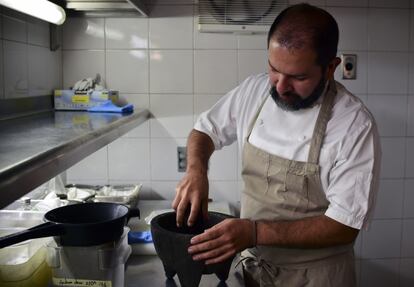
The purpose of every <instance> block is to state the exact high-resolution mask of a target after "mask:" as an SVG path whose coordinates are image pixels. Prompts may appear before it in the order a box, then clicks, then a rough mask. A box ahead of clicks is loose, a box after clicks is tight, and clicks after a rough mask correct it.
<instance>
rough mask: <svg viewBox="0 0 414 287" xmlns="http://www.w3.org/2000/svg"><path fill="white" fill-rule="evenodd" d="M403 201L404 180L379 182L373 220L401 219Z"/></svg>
mask: <svg viewBox="0 0 414 287" xmlns="http://www.w3.org/2000/svg"><path fill="white" fill-rule="evenodd" d="M403 201H404V180H391V179H384V180H381V182H380V188H379V192H378V196H377V203H376V206H375V212H374V216H373V218H374V219H375V218H377V219H387V218H401V217H402V213H403V208H402V207H403Z"/></svg>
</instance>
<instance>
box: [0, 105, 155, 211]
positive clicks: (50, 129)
mask: <svg viewBox="0 0 414 287" xmlns="http://www.w3.org/2000/svg"><path fill="white" fill-rule="evenodd" d="M148 117H149V112H148V110H144V109H137V110H136V111H135V112H134V113H131V114H117V113H90V112H82V111H74V112H71V111H52V112H44V113H40V114H36V115H32V116H27V117H22V118H17V119H11V120H4V121H0V208H3V207H5V206H7V205H8V204H10V203H12V202H13V201H15V200H16V199H18V198H20V197H21V196H23V195H25V194H26V193H27V192H29V191H31V190H32V189H34V188H36V187H37V186H39V185H40V184H42V183H44V182H46V181H47V180H49V179H50V178H52V177H54V176H56V175H58V174H59V173H61V172H63V171H65V170H66V169H68V168H69V167H71V166H72V165H74V164H75V163H77V162H78V161H80V160H81V159H83V158H85V157H86V156H88V155H90V154H92V153H93V152H95V151H97V150H99V149H100V148H102V147H104V146H105V145H107V144H109V143H110V142H112V141H113V140H115V139H117V138H119V137H120V136H122V135H123V134H125V133H126V132H128V131H130V130H131V129H133V128H135V127H137V126H138V125H139V124H141V123H142V122H144V121H145V120H147V119H148Z"/></svg>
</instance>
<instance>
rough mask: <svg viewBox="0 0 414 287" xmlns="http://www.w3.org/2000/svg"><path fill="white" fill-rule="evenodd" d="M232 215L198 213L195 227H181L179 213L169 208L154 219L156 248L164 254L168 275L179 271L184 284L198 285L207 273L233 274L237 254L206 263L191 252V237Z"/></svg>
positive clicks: (152, 229)
mask: <svg viewBox="0 0 414 287" xmlns="http://www.w3.org/2000/svg"><path fill="white" fill-rule="evenodd" d="M231 217H232V216H230V215H227V214H222V213H218V212H211V211H210V212H209V213H208V219H203V218H202V217H201V216H199V217H198V219H197V222H196V223H195V224H194V226H192V227H188V226H183V227H177V225H176V213H175V212H168V213H164V214H160V215H157V216H156V217H154V218H153V219H152V220H151V233H152V239H153V242H154V246H155V250H156V251H157V254H158V257H160V259H161V261H162V263H163V265H164V270H165V275H166V276H167V278H169V279H171V278H173V277H174V275H175V274H177V275H178V279H179V280H180V283H181V286H185V287H197V286H198V285H199V283H200V280H201V276H202V275H203V274H213V273H214V274H216V275H217V277H218V278H219V279H220V281H226V280H227V278H228V276H229V271H230V267H231V263H232V261H233V259H234V257H232V258H229V259H227V260H226V261H224V262H220V263H216V264H211V265H205V264H204V262H202V261H194V260H193V259H192V256H191V255H190V254H189V253H188V247H189V246H190V240H191V238H192V237H193V236H194V235H196V234H199V233H201V232H203V231H204V230H205V229H208V228H211V227H213V226H214V225H216V224H217V223H219V222H221V221H223V220H224V219H226V218H231Z"/></svg>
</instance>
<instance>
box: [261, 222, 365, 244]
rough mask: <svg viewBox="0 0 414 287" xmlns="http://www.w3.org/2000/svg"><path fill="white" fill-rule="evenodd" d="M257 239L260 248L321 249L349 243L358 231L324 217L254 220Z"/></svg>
mask: <svg viewBox="0 0 414 287" xmlns="http://www.w3.org/2000/svg"><path fill="white" fill-rule="evenodd" d="M256 228H257V229H256V236H257V238H256V240H257V244H260V245H276V246H280V247H288V248H321V247H329V246H334V245H341V244H347V243H351V242H352V241H354V240H355V238H356V236H357V235H358V230H357V229H354V228H351V227H349V226H346V225H343V224H341V223H339V222H337V221H335V220H333V219H331V218H329V217H327V216H325V215H320V216H316V217H309V218H305V219H300V220H294V221H265V220H263V221H262V220H260V221H257V227H256Z"/></svg>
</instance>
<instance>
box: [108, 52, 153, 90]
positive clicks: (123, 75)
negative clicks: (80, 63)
mask: <svg viewBox="0 0 414 287" xmlns="http://www.w3.org/2000/svg"><path fill="white" fill-rule="evenodd" d="M102 53H103V51H102ZM101 64H104V62H101ZM120 71H121V72H120ZM106 76H107V87H108V88H110V89H114V90H118V91H120V92H123V93H148V53H147V51H145V50H107V51H106Z"/></svg>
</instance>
